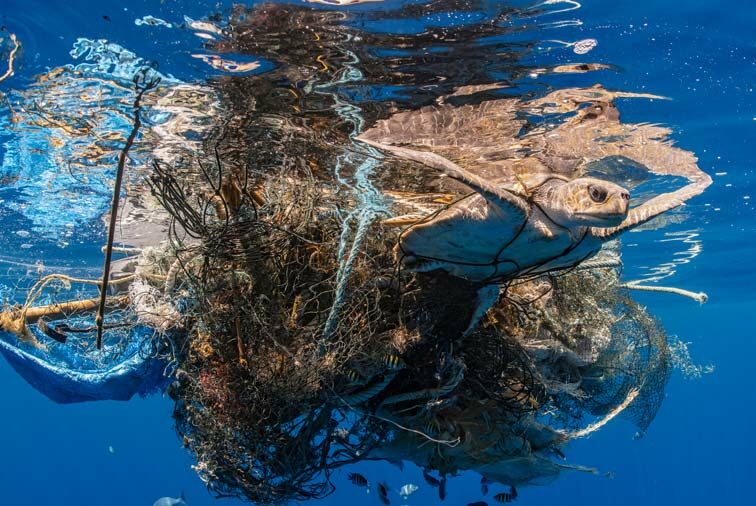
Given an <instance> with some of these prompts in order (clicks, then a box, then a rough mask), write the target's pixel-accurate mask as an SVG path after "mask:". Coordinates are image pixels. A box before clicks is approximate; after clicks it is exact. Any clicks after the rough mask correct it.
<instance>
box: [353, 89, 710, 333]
mask: <svg viewBox="0 0 756 506" xmlns="http://www.w3.org/2000/svg"><path fill="white" fill-rule="evenodd" d="M589 90H596V92H599V91H600V92H601V93H602V94H603V95H602V97H601V98H602V99H603V100H602V101H601V102H600V103H598V105H597V106H596V107H589V108H586V107H584V105H585V104H582V103H576V105H575V107H574V110H575V111H578V115H577V116H576V117H573V118H571V119H569V120H567V121H565V123H564V124H563V127H558V128H556V129H555V130H552V131H547V132H545V133H542V134H541V135H540V136H539V137H537V138H536V137H534V136H532V135H531V136H530V137H528V136H525V137H520V136H519V135H518V132H519V131H520V129H521V128H522V126H523V123H524V122H523V121H522V120H520V119H519V118H518V114H517V113H518V112H519V110H518V107H520V105H521V103H520V102H518V101H517V100H514V99H501V100H493V101H486V102H482V103H480V104H475V105H464V106H460V107H457V106H454V105H452V104H441V105H439V106H428V107H424V108H422V109H419V110H417V111H410V112H403V113H399V114H395V115H394V116H392V117H390V118H389V119H387V120H383V121H380V122H379V123H378V124H377V125H376V126H375V127H374V128H372V129H370V130H368V131H366V132H365V133H363V134H362V135H361V136H359V137H358V138H357V139H358V140H359V141H362V142H364V143H367V144H369V145H372V146H373V147H375V148H377V149H379V150H381V151H384V152H387V153H390V154H392V155H394V156H396V157H399V158H401V159H405V160H411V161H414V162H418V163H420V164H422V165H424V166H427V167H430V168H433V169H436V170H438V171H440V172H441V173H443V174H445V175H446V176H448V177H449V178H451V179H454V180H456V181H458V182H460V183H462V184H464V185H465V186H467V187H468V188H469V189H471V190H472V192H470V193H468V194H467V195H464V196H461V197H459V198H457V199H455V200H454V201H452V202H451V203H449V204H448V205H446V206H445V207H443V208H441V209H439V210H436V211H434V212H431V213H428V214H425V215H422V214H416V213H415V214H409V215H404V216H399V217H396V218H393V219H391V220H388V224H393V225H404V226H406V227H407V228H405V230H404V231H403V232H402V233H401V234H400V238H399V241H398V244H397V248H396V249H397V254H398V255H399V257H400V258H401V261H402V262H403V263H404V264H405V266H406V267H408V268H409V269H411V270H415V271H432V270H444V271H446V272H447V273H449V274H451V275H453V276H457V277H460V278H464V279H466V280H469V281H473V282H479V283H480V284H481V286H482V287H483V291H482V292H480V293H479V299H480V303H481V306H480V311H482V312H483V313H485V310H487V309H488V306H490V305H491V304H493V302H494V301H495V300H496V298H497V297H498V293H499V292H498V288H494V287H493V285H496V284H497V283H501V282H506V281H508V280H511V279H515V278H522V277H530V276H536V275H540V274H543V273H546V272H551V271H555V270H560V269H567V268H571V267H574V266H576V265H578V264H579V263H580V262H582V261H584V260H586V259H588V258H591V257H592V256H594V255H595V254H596V253H597V252H598V251H599V250H600V249H601V247H602V245H603V244H604V243H605V242H606V241H608V240H610V239H614V238H616V237H617V236H618V235H619V234H621V233H623V232H626V231H628V230H630V229H632V228H634V227H637V226H639V225H641V224H643V223H645V222H647V221H648V220H650V219H652V218H654V217H656V216H658V215H659V214H661V213H663V212H665V211H668V210H670V209H673V208H675V207H677V206H680V205H681V204H683V203H684V202H685V200H687V199H689V198H691V197H692V196H695V195H697V194H699V193H701V192H702V191H703V189H705V188H706V187H707V186H708V185H709V183H710V182H711V179H710V178H709V176H707V175H706V174H704V173H703V172H702V171H700V169H698V168H697V167H696V166H695V157H693V156H692V155H690V154H689V153H687V152H684V151H682V150H679V149H677V148H673V147H671V145H670V143H668V142H666V141H665V140H664V139H663V136H661V135H660V134H663V133H664V132H665V131H664V130H663V129H660V128H658V127H654V126H645V125H640V126H637V125H630V126H631V127H640V128H636V129H635V130H633V135H634V136H635V137H633V140H636V138H642V139H643V140H644V142H643V144H644V145H643V146H641V147H638V146H631V145H630V143H628V142H627V139H628V138H629V134H628V132H625V131H624V130H623V127H624V126H625V125H622V124H620V123H619V114H618V113H617V112H616V109H615V108H614V106H613V104H612V103H611V102H610V101H609V102H607V97H606V95H609V92H606V91H604V90H603V89H600V88H593V89H589ZM578 95H579V94H578ZM609 98H611V97H609ZM588 101H589V100H588V99H586V100H585V102H588ZM562 102H564V101H562ZM518 104H520V105H518ZM601 111H604V112H605V114H603V115H602V114H600V112H601ZM643 128H646V130H643ZM560 129H561V131H560ZM567 130H570V131H576V132H578V133H574V132H571V133H570V135H567V132H566V131H567ZM581 132H582V133H581ZM638 132H640V133H638ZM602 133H603V134H608V133H614V134H618V133H622V134H625V135H624V137H623V136H619V135H615V136H614V137H612V136H609V135H604V136H603V137H600V135H601V134H602ZM591 136H594V137H595V140H594V144H595V146H594V145H593V144H591V143H588V142H587V143H586V144H588V145H589V146H591V147H589V148H586V150H585V151H587V152H588V151H592V150H595V151H596V153H575V152H572V153H571V155H572V157H571V158H570V161H569V163H568V164H566V165H564V164H563V165H562V166H561V167H559V168H553V167H556V166H555V165H554V160H553V158H554V157H553V156H552V157H550V158H549V157H548V156H547V155H548V154H549V153H554V152H558V153H560V154H562V152H564V149H562V151H559V150H556V149H554V146H551V145H550V144H549V142H550V141H549V139H550V138H558V139H559V138H568V139H575V140H574V141H573V142H575V145H576V146H582V145H583V144H581V143H580V142H577V139H578V138H579V139H580V140H581V141H584V140H585V138H588V139H591V138H592V137H591ZM647 136H648V137H650V138H648V139H647V138H646V137H647ZM652 136H656V137H652ZM612 139H614V140H613V141H612ZM645 141H647V142H645ZM615 145H616V146H615ZM529 146H531V147H532V146H538V150H537V151H538V154H535V153H534V151H535V150H533V149H531V150H530V151H528V149H527V148H528V147H529ZM636 152H639V153H641V156H640V157H637V156H636V157H635V158H643V157H644V156H647V154H648V153H654V158H661V159H665V160H666V159H669V160H671V161H673V162H674V163H676V164H677V165H679V167H676V166H672V168H671V169H666V170H663V169H660V170H659V171H658V172H659V173H665V174H670V173H674V174H675V175H682V176H684V177H686V178H688V179H689V181H690V184H688V185H687V186H685V187H683V188H681V189H679V190H677V191H674V192H671V193H665V194H662V195H659V196H657V197H654V198H652V199H650V200H648V201H646V202H645V203H643V204H641V205H640V206H637V207H635V208H633V209H630V206H629V204H630V193H629V191H628V190H626V189H625V188H623V187H621V186H619V185H618V184H615V183H613V182H610V181H607V180H602V179H598V178H595V177H587V176H586V175H584V167H585V164H586V162H590V161H595V160H597V159H602V158H604V157H606V156H623V155H625V154H628V153H632V154H635V153H636ZM657 152H658V153H657ZM442 155H443V156H442ZM587 155H588V156H587ZM685 155H690V156H687V157H686V156H685ZM565 158H567V157H565ZM691 159H692V161H691ZM636 161H637V162H638V163H641V164H644V163H645V165H646V166H647V167H649V168H650V169H649V170H651V168H652V167H654V163H653V162H654V161H653V160H636ZM461 164H464V165H466V166H467V168H463V167H462V166H461ZM480 311H479V312H480ZM477 316H482V314H478V315H477ZM473 323H474V322H473Z"/></svg>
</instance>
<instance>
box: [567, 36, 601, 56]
mask: <svg viewBox="0 0 756 506" xmlns="http://www.w3.org/2000/svg"><path fill="white" fill-rule="evenodd" d="M597 45H598V41H597V40H596V39H583V40H579V41H577V42H573V43H572V52H573V53H575V54H586V53H588V52H590V51H591V50H592V49H593V48H594V47H596V46H597Z"/></svg>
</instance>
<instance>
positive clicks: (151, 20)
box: [134, 15, 173, 28]
mask: <svg viewBox="0 0 756 506" xmlns="http://www.w3.org/2000/svg"><path fill="white" fill-rule="evenodd" d="M134 24H135V25H137V26H164V27H166V28H173V25H172V24H171V23H169V22H167V21H164V20H162V19H160V18H156V17H154V16H149V15H148V16H144V17H141V18H139V19H135V20H134Z"/></svg>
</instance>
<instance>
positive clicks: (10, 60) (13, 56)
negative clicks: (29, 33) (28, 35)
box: [0, 33, 21, 83]
mask: <svg viewBox="0 0 756 506" xmlns="http://www.w3.org/2000/svg"><path fill="white" fill-rule="evenodd" d="M8 37H9V38H10V41H11V42H12V43H13V48H12V49H11V50H10V53H9V54H8V69H7V70H6V71H5V72H4V73H3V74H2V75H0V83H2V82H3V81H5V80H6V79H8V78H9V77H10V76H12V75H13V63H14V62H15V60H16V54H17V53H18V50H19V48H20V47H21V43H20V42H19V41H18V39H17V38H16V34H14V33H11V34H9V35H8ZM0 42H2V39H0Z"/></svg>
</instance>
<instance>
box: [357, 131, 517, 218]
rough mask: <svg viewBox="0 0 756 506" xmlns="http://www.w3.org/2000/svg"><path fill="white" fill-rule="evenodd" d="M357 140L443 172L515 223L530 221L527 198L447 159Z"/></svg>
mask: <svg viewBox="0 0 756 506" xmlns="http://www.w3.org/2000/svg"><path fill="white" fill-rule="evenodd" d="M356 140H358V141H361V142H364V143H365V144H369V145H371V146H373V147H375V148H377V149H380V150H381V151H385V152H388V153H391V154H392V155H394V156H396V157H397V158H402V159H404V160H411V161H413V162H418V163H421V164H423V165H425V166H427V167H430V168H432V169H436V170H439V171H441V172H443V173H444V174H446V175H447V176H449V177H450V178H452V179H454V180H456V181H459V182H460V183H463V184H465V185H466V186H469V187H470V188H472V189H473V190H475V191H476V192H477V193H479V194H480V195H481V196H482V197H483V198H485V199H486V200H488V201H489V202H491V203H492V204H494V205H496V206H498V207H500V208H502V209H505V210H507V212H509V213H512V214H511V216H512V219H513V220H517V221H520V220H524V219H527V216H528V213H529V212H530V205H529V204H528V202H527V201H526V200H525V199H524V198H522V197H521V196H519V195H517V194H516V193H514V192H512V191H510V190H507V189H506V188H499V187H497V186H496V185H494V184H491V183H489V182H488V181H485V180H484V179H483V178H481V177H479V176H477V175H475V174H473V173H472V172H470V171H468V170H466V169H463V168H462V167H460V166H459V165H457V164H456V163H454V162H452V161H451V160H448V159H446V158H444V157H443V156H440V155H437V154H436V153H431V152H428V151H418V150H415V149H409V148H405V147H401V146H395V145H391V144H382V143H380V142H376V141H373V140H370V139H367V138H365V137H363V136H359V137H356Z"/></svg>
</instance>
